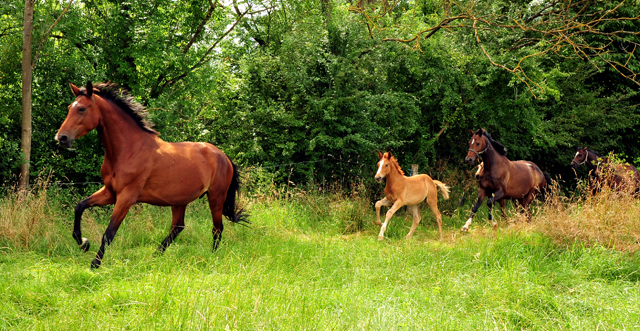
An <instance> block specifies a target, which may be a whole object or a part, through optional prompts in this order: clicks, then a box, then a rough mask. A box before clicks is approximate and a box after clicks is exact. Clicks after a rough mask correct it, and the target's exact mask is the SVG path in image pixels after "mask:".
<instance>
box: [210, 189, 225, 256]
mask: <svg viewBox="0 0 640 331" xmlns="http://www.w3.org/2000/svg"><path fill="white" fill-rule="evenodd" d="M225 197H226V196H225V195H224V194H217V195H216V194H215V193H214V192H212V191H211V190H210V191H209V209H211V218H212V219H213V229H212V230H211V233H212V234H213V250H214V251H215V250H216V249H218V245H219V244H220V239H221V238H222V230H224V224H222V206H223V204H224V199H225Z"/></svg>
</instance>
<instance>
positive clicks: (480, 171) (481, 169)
mask: <svg viewBox="0 0 640 331" xmlns="http://www.w3.org/2000/svg"><path fill="white" fill-rule="evenodd" d="M483 174H484V162H480V164H478V171H476V179H480V177H481V176H482V175H483Z"/></svg>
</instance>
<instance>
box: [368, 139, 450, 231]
mask: <svg viewBox="0 0 640 331" xmlns="http://www.w3.org/2000/svg"><path fill="white" fill-rule="evenodd" d="M378 157H379V158H380V161H378V163H377V165H378V171H377V172H376V175H375V179H376V180H377V181H379V182H381V181H382V179H384V178H385V177H386V178H387V184H386V186H385V188H384V194H385V197H384V199H382V200H380V201H378V202H376V217H377V218H376V224H378V225H379V226H380V227H381V228H380V234H378V240H383V239H384V232H385V231H386V229H387V225H388V224H389V220H390V219H391V217H392V216H393V214H395V212H396V211H398V209H400V208H401V207H402V206H409V207H408V209H409V210H410V211H411V213H412V214H413V224H412V225H411V230H409V234H407V236H406V237H405V238H411V236H412V235H413V233H414V232H415V231H416V228H417V227H418V223H420V219H421V218H420V209H419V208H418V204H420V203H421V202H422V201H424V200H425V199H426V200H427V204H428V205H429V208H431V212H433V215H434V216H435V217H436V222H437V223H438V232H439V233H440V239H441V240H442V216H441V215H440V211H439V210H438V188H440V193H441V194H442V196H443V197H444V198H445V199H449V187H447V185H445V184H444V183H442V182H441V181H438V180H433V179H431V177H429V176H428V175H424V174H421V175H415V176H411V177H406V176H405V175H404V172H403V171H402V169H401V168H400V165H399V164H398V160H397V159H396V157H395V156H393V155H391V152H386V153H384V154H382V153H380V151H378ZM382 206H387V207H391V208H389V210H388V211H387V215H386V217H385V219H384V223H382V222H380V208H381V207H382Z"/></svg>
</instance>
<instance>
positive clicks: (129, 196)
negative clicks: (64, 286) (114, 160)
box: [91, 192, 138, 269]
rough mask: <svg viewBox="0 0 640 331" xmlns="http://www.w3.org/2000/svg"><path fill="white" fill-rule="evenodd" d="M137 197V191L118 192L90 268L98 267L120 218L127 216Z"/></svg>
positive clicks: (116, 229)
mask: <svg viewBox="0 0 640 331" xmlns="http://www.w3.org/2000/svg"><path fill="white" fill-rule="evenodd" d="M137 198H138V194H137V192H136V193H135V194H134V193H128V192H122V193H120V194H118V199H117V200H116V206H115V207H114V208H113V214H111V221H110V222H109V225H108V226H107V230H106V231H105V232H104V235H103V236H102V245H100V249H98V252H97V253H96V258H95V259H93V261H92V262H91V269H97V268H100V264H101V263H102V258H103V257H104V250H105V248H106V247H107V246H109V245H110V244H111V242H112V241H113V237H115V236H116V232H118V228H119V227H120V224H121V223H122V220H124V217H125V216H127V213H128V212H129V209H130V208H131V206H133V204H134V203H135V202H136V200H137Z"/></svg>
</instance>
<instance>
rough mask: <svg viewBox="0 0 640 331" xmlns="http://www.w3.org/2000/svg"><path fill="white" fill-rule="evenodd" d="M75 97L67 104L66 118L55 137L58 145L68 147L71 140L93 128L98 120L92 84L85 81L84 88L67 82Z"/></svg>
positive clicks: (98, 114)
mask: <svg viewBox="0 0 640 331" xmlns="http://www.w3.org/2000/svg"><path fill="white" fill-rule="evenodd" d="M69 85H70V86H71V91H72V92H73V94H74V95H75V96H76V99H75V100H74V101H73V102H72V103H71V104H70V105H69V112H68V113H67V118H66V119H65V120H64V122H63V123H62V125H61V126H60V129H58V133H56V137H55V139H56V140H57V141H58V142H59V143H60V145H62V146H64V147H66V148H69V147H71V146H72V145H73V141H74V140H75V139H78V138H80V137H82V136H84V135H85V134H87V132H89V131H91V130H93V129H95V128H96V127H97V126H98V123H99V122H100V111H98V107H97V106H96V104H95V102H94V94H93V92H94V91H97V90H94V88H93V84H91V82H87V86H86V87H85V89H84V90H81V89H79V88H77V87H76V86H75V85H73V84H71V83H69Z"/></svg>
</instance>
